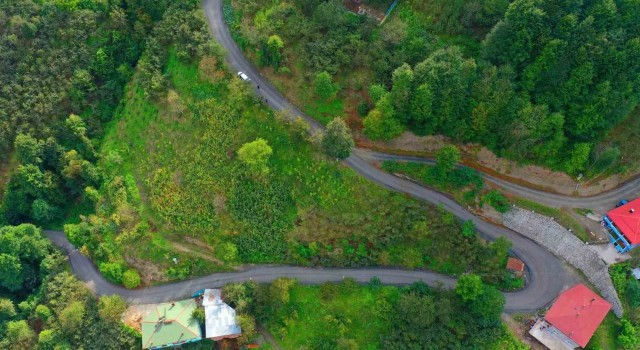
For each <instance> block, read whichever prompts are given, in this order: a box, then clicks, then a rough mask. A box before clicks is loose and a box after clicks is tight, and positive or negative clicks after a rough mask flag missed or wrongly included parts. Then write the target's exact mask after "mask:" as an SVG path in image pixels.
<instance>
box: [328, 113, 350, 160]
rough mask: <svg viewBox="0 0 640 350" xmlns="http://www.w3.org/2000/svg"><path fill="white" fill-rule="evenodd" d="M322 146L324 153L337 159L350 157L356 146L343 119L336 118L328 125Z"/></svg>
mask: <svg viewBox="0 0 640 350" xmlns="http://www.w3.org/2000/svg"><path fill="white" fill-rule="evenodd" d="M321 144H322V149H323V150H324V153H326V154H327V155H328V156H330V157H333V158H337V159H345V158H347V157H349V155H350V154H351V149H352V148H353V146H354V145H355V143H354V141H353V136H351V131H350V130H349V127H348V126H347V124H346V123H345V122H344V120H343V119H342V118H335V119H333V120H332V121H330V122H329V124H327V130H326V131H325V133H324V135H323V136H322V141H321Z"/></svg>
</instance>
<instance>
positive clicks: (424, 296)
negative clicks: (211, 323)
mask: <svg viewBox="0 0 640 350" xmlns="http://www.w3.org/2000/svg"><path fill="white" fill-rule="evenodd" d="M469 276H470V277H471V278H468V279H469V280H471V281H472V282H469V283H470V284H471V285H472V286H468V287H467V288H463V287H462V285H464V284H465V283H467V282H461V283H460V284H459V287H458V288H456V290H455V291H454V290H445V289H440V288H430V287H428V286H426V285H425V284H423V283H416V284H414V285H411V286H408V287H403V288H398V287H391V286H382V285H381V284H380V281H379V280H378V279H376V278H374V279H372V280H371V281H370V282H369V284H367V285H359V284H357V283H356V282H354V281H353V280H349V279H347V280H344V281H342V282H340V283H324V284H322V285H320V286H303V285H301V284H299V283H298V282H297V281H296V280H290V279H277V280H275V281H274V282H272V283H270V284H260V285H258V284H255V283H243V284H229V285H227V286H226V287H225V288H224V294H225V296H226V298H227V302H230V303H231V305H232V306H234V307H236V309H237V310H239V312H240V313H242V314H246V315H255V318H256V320H257V321H258V322H260V323H261V324H262V325H264V327H265V328H266V329H267V330H269V331H270V333H271V334H273V336H274V338H275V339H276V341H277V342H278V344H279V345H280V346H282V348H284V349H299V348H306V349H318V350H320V349H332V350H333V349H341V350H347V349H413V348H415V349H423V348H428V347H425V345H426V344H429V347H433V348H439V349H445V348H464V349H505V350H506V349H514V350H515V349H526V346H524V345H523V344H521V343H520V342H519V341H518V340H516V339H515V338H514V337H513V336H512V335H511V333H509V331H508V330H507V329H506V327H505V326H504V325H503V324H502V323H501V321H500V313H501V310H502V306H503V304H504V297H503V296H502V295H501V294H500V293H499V292H497V291H496V290H495V289H494V288H493V287H490V286H486V285H483V284H482V282H480V279H479V278H477V276H475V277H476V278H475V279H474V278H473V277H474V276H472V275H469Z"/></svg>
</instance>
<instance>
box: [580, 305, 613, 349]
mask: <svg viewBox="0 0 640 350" xmlns="http://www.w3.org/2000/svg"><path fill="white" fill-rule="evenodd" d="M619 333H620V320H618V319H617V318H616V316H615V315H614V314H613V313H611V312H609V314H608V315H607V317H605V319H604V321H602V324H600V326H599V327H598V329H597V330H596V332H595V333H594V334H593V337H592V338H591V340H590V341H589V344H588V345H587V347H586V349H587V350H597V349H598V350H614V349H618V347H617V344H616V339H617V337H618V334H619Z"/></svg>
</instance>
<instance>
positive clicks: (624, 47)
mask: <svg viewBox="0 0 640 350" xmlns="http://www.w3.org/2000/svg"><path fill="white" fill-rule="evenodd" d="M372 3H374V5H378V6H380V5H384V4H385V3H389V2H384V1H375V2H374V1H372ZM383 7H384V6H383ZM226 13H227V21H228V22H229V23H230V24H231V26H232V28H233V29H234V32H235V35H236V39H237V41H238V43H239V44H240V45H241V46H242V47H243V48H244V49H245V51H246V52H247V54H248V55H249V56H250V57H253V59H254V61H255V62H256V63H257V64H259V65H261V66H263V67H264V71H265V73H267V74H269V76H270V78H271V79H272V80H274V81H276V82H277V83H276V85H277V86H278V87H279V88H280V89H281V91H284V92H286V93H287V96H288V97H289V98H291V99H292V100H293V101H294V102H295V103H296V104H298V105H299V106H301V107H303V108H304V109H305V110H306V111H307V112H309V113H310V114H311V115H313V116H314V117H316V118H317V119H318V120H320V121H323V122H326V121H327V120H328V119H330V118H331V117H333V116H337V115H347V116H349V121H350V125H351V126H352V128H353V129H354V130H359V129H361V128H363V132H364V135H366V136H367V137H369V138H370V139H373V140H378V139H382V140H386V139H392V138H395V137H397V136H399V135H400V134H401V133H402V132H403V131H404V130H410V131H412V132H414V133H415V134H418V135H430V134H443V135H446V136H448V137H450V138H451V139H452V141H454V142H462V143H470V142H471V143H480V144H482V145H484V146H487V147H488V148H490V149H491V150H492V151H494V152H495V153H497V154H498V155H500V156H503V157H507V158H510V159H514V160H517V161H519V162H525V163H530V162H531V163H536V164H540V165H544V166H546V167H549V168H551V169H554V170H562V171H565V172H567V173H569V174H571V175H574V176H578V175H579V174H581V173H583V174H585V175H587V176H596V175H599V174H602V173H612V172H615V171H622V170H624V169H620V168H616V167H615V166H614V165H616V164H617V163H618V162H619V161H621V160H622V158H623V156H624V155H621V150H625V149H626V145H625V142H626V141H625V140H621V139H618V138H615V137H614V140H615V141H614V142H611V141H610V137H609V136H608V132H609V131H610V130H612V129H613V128H614V127H616V126H617V125H618V124H619V123H621V122H622V121H623V120H624V118H625V117H627V116H630V113H631V111H632V110H633V109H634V107H635V106H636V105H637V103H638V97H639V96H640V95H639V94H640V85H639V83H638V79H637V76H638V74H640V63H638V62H640V60H638V57H637V54H638V52H640V38H639V36H640V29H639V27H638V22H637V21H636V20H634V19H637V18H638V17H639V16H640V5H638V4H637V3H636V2H630V1H588V2H584V3H581V4H580V5H575V6H573V5H571V4H569V3H565V2H561V1H535V0H517V1H513V2H511V3H510V2H509V1H507V0H504V1H491V2H485V3H483V4H480V3H478V2H475V1H436V0H431V1H400V3H399V5H398V7H397V8H396V10H395V11H394V12H393V14H392V16H391V17H390V18H389V19H387V21H386V22H385V23H384V24H383V25H380V26H378V23H377V22H376V21H375V20H374V19H372V18H369V17H367V16H357V15H355V14H353V13H351V12H349V11H347V10H346V8H345V7H344V6H343V4H342V2H341V1H328V2H323V1H315V2H314V1H312V2H305V4H304V5H301V4H300V3H299V2H296V1H282V2H278V3H272V2H267V1H257V2H252V3H250V4H248V3H247V4H244V3H242V2H239V1H230V2H227V4H226ZM612 62H615V64H612ZM323 72H326V73H328V76H324V75H323ZM324 81H329V82H331V81H332V83H334V84H333V85H332V84H328V85H327V84H325V83H324ZM326 87H328V88H326ZM626 122H627V123H628V121H626ZM631 168H634V169H635V168H636V167H635V164H632V165H631Z"/></svg>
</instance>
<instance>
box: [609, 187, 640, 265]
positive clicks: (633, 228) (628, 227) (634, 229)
mask: <svg viewBox="0 0 640 350" xmlns="http://www.w3.org/2000/svg"><path fill="white" fill-rule="evenodd" d="M602 225H603V226H605V227H606V228H607V229H608V230H609V239H610V240H611V243H612V244H613V246H614V247H615V248H616V249H617V250H618V251H619V252H620V253H626V252H628V251H630V250H631V249H633V248H635V247H637V246H639V245H640V198H638V199H636V200H633V201H631V202H627V203H626V204H624V205H621V206H619V207H617V208H615V209H613V210H611V211H609V212H608V213H607V215H605V216H604V219H603V220H602Z"/></svg>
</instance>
